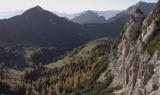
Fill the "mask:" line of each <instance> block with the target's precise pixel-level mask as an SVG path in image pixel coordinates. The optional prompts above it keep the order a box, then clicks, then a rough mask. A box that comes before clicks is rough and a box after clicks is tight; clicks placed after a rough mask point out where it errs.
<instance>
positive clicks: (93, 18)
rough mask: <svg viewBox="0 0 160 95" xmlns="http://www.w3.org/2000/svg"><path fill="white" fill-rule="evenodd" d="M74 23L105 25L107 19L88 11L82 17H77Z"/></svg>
mask: <svg viewBox="0 0 160 95" xmlns="http://www.w3.org/2000/svg"><path fill="white" fill-rule="evenodd" d="M72 21H73V22H75V23H79V24H90V23H105V22H106V19H105V18H104V17H103V16H99V15H98V14H97V13H96V12H93V11H87V12H85V13H82V14H81V15H80V16H76V17H75V18H73V19H72Z"/></svg>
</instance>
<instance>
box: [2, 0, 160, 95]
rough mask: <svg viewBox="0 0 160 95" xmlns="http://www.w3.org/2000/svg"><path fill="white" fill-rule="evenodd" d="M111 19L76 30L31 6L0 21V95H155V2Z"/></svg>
mask: <svg viewBox="0 0 160 95" xmlns="http://www.w3.org/2000/svg"><path fill="white" fill-rule="evenodd" d="M145 7H146V8H145ZM113 18H114V19H110V20H108V22H106V23H105V24H103V23H101V24H99V23H97V24H94V23H92V24H77V23H74V22H72V21H70V20H68V19H66V18H64V17H59V16H57V15H55V14H53V13H52V12H49V11H47V10H44V9H42V8H41V7H40V6H36V7H33V8H31V9H29V10H27V11H25V12H23V13H22V14H21V15H18V16H15V17H12V18H9V19H3V20H0V94H2V95H159V93H160V81H159V80H160V76H159V74H160V0H159V1H158V3H157V4H154V3H145V2H139V3H137V4H136V5H134V6H131V7H129V8H128V9H127V10H125V11H123V12H121V13H120V14H118V15H116V16H115V17H113ZM125 21H127V22H125ZM123 25H124V26H123ZM116 29H117V30H116ZM119 30H122V31H119ZM108 31H109V32H108ZM104 36H110V37H104ZM97 38H100V39H97ZM90 40H92V41H90Z"/></svg>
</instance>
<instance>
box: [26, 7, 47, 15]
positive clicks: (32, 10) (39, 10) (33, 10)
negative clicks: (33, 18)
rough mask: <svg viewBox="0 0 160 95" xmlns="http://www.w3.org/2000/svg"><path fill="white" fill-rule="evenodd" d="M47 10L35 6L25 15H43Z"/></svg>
mask: <svg viewBox="0 0 160 95" xmlns="http://www.w3.org/2000/svg"><path fill="white" fill-rule="evenodd" d="M44 11H45V10H44V9H43V8H42V7H40V6H35V7H33V8H30V9H28V10H27V11H25V12H24V13H23V14H33V13H42V12H44Z"/></svg>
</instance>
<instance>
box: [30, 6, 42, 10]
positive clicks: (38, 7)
mask: <svg viewBox="0 0 160 95" xmlns="http://www.w3.org/2000/svg"><path fill="white" fill-rule="evenodd" d="M32 9H36V10H44V9H43V8H42V7H41V6H39V5H37V6H35V7H33V8H32Z"/></svg>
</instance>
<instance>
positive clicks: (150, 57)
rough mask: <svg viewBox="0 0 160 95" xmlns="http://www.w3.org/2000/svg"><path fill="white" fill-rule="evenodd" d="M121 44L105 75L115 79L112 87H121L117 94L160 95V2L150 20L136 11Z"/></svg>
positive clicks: (126, 26) (127, 25) (150, 15)
mask: <svg viewBox="0 0 160 95" xmlns="http://www.w3.org/2000/svg"><path fill="white" fill-rule="evenodd" d="M119 40H120V41H119V42H118V44H116V46H113V48H112V51H111V54H110V62H111V63H110V66H109V67H108V68H107V71H106V72H108V71H111V73H112V74H113V76H114V79H113V82H112V86H121V87H122V90H121V91H117V92H115V94H116V95H159V93H160V88H159V86H160V76H159V74H160V1H158V3H157V5H156V6H155V8H154V9H153V11H152V12H151V13H150V14H149V16H147V17H145V16H144V15H143V13H142V12H141V10H140V9H136V11H135V14H134V15H133V16H132V18H131V20H130V21H129V22H128V23H126V25H125V27H124V32H123V33H122V35H121V37H120V38H119ZM103 75H105V74H102V75H101V76H100V78H99V80H100V81H103V80H101V79H103Z"/></svg>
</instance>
